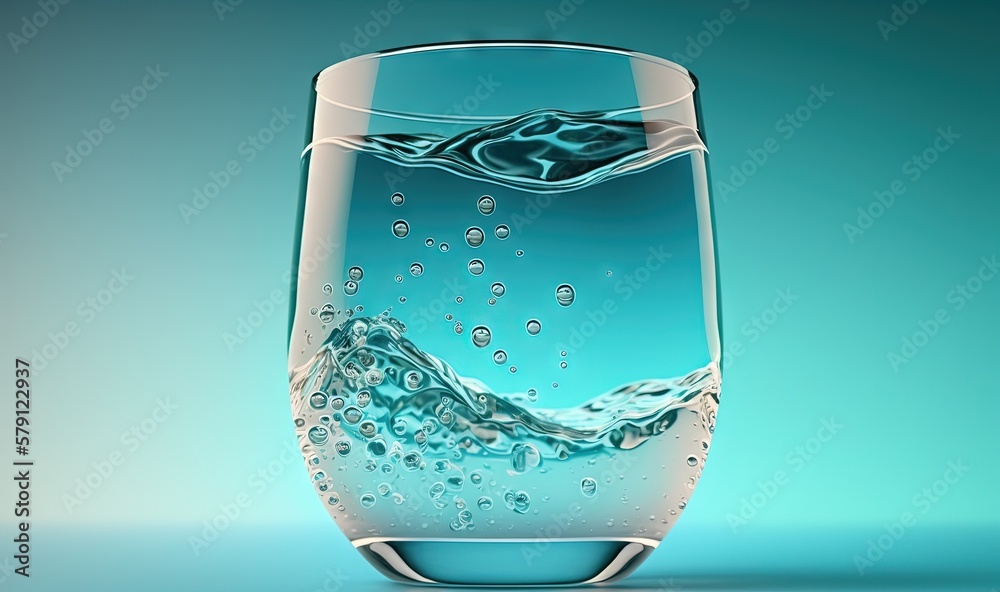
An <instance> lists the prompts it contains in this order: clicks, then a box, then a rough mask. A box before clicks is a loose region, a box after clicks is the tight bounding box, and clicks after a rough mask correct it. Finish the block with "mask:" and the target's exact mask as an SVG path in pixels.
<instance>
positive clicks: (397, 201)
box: [389, 191, 405, 206]
mask: <svg viewBox="0 0 1000 592" xmlns="http://www.w3.org/2000/svg"><path fill="white" fill-rule="evenodd" d="M389 201H391V202H392V205H394V206H401V205H403V202H404V201H405V198H404V197H403V194H402V193H400V192H398V191H397V192H396V193H393V194H392V195H390V196H389Z"/></svg>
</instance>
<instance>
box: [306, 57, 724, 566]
mask: <svg viewBox="0 0 1000 592" xmlns="http://www.w3.org/2000/svg"><path fill="white" fill-rule="evenodd" d="M313 90H314V92H313V105H312V118H311V123H310V129H309V132H308V137H307V145H306V147H305V150H304V152H303V155H302V194H301V205H300V215H299V218H298V232H299V234H298V238H297V245H296V251H297V253H296V257H295V260H294V263H293V265H294V268H295V270H296V272H297V274H296V281H295V282H293V284H294V286H295V293H294V297H293V298H292V303H291V319H290V341H289V373H290V382H291V405H292V412H293V418H294V422H295V429H296V432H297V435H298V439H299V442H300V445H301V449H302V454H303V456H304V458H305V461H306V466H307V468H308V471H309V475H310V477H311V480H312V483H313V487H314V488H315V490H316V493H317V494H318V495H319V497H320V499H321V500H322V503H323V504H324V506H325V507H326V509H327V510H328V511H329V513H330V515H331V516H332V517H333V518H334V520H336V522H337V524H338V525H339V526H340V528H341V530H343V532H344V533H345V534H346V535H347V536H348V538H349V539H350V540H351V542H352V543H353V544H354V546H355V547H356V548H357V549H358V550H359V551H360V552H361V554H362V555H363V556H364V557H365V558H367V559H368V560H369V561H370V562H371V563H372V564H373V565H374V566H375V567H376V568H378V569H379V570H380V571H382V572H383V573H384V574H386V575H388V576H389V577H391V578H393V579H397V580H402V581H407V582H418V583H442V584H469V585H474V584H497V585H546V584H575V583H588V582H589V583H595V582H604V581H609V580H612V579H615V578H619V577H622V576H624V575H625V574H627V573H629V572H630V571H631V570H633V569H634V568H635V567H636V566H637V565H638V564H639V563H640V562H641V561H642V560H643V559H644V558H645V557H646V556H647V555H648V554H649V553H650V552H651V551H652V550H653V549H654V548H655V547H656V546H657V544H658V543H659V542H660V541H661V540H662V539H663V537H664V536H665V535H666V533H667V531H668V530H669V529H670V528H671V527H672V526H673V525H674V523H675V522H676V521H677V519H678V518H679V517H680V514H681V513H682V512H683V510H684V508H685V506H686V505H687V503H688V501H689V499H690V496H691V493H692V491H693V489H694V487H695V485H696V483H697V481H698V478H699V477H700V475H701V472H702V469H703V467H704V463H705V458H706V455H707V453H708V449H709V444H710V441H711V437H712V433H713V431H714V425H715V416H716V410H717V408H718V401H719V388H720V383H721V374H720V369H719V361H720V352H721V345H720V336H719V312H718V301H717V277H716V258H715V247H714V235H713V215H712V204H711V199H710V195H709V188H708V187H709V186H708V172H707V165H706V158H705V153H706V147H705V143H704V136H703V132H702V126H701V124H700V118H701V116H700V112H699V106H698V98H697V97H698V95H697V81H696V79H695V78H694V76H693V75H691V73H690V72H688V71H687V70H685V69H684V68H682V67H680V66H678V65H676V64H673V63H671V62H668V61H666V60H663V59H660V58H657V57H654V56H650V55H643V54H638V53H634V52H631V51H626V50H621V49H613V48H605V47H594V46H585V45H570V44H558V43H535V42H503V43H500V42H494V43H463V44H446V45H435V46H422V47H411V48H404V49H398V50H392V51H386V52H382V53H378V54H372V55H365V56H358V57H354V58H351V59H348V60H345V61H343V62H340V63H337V64H335V65H333V66H330V67H329V68H326V69H325V70H323V71H322V72H320V73H319V74H318V75H317V76H316V78H315V79H314V81H313Z"/></svg>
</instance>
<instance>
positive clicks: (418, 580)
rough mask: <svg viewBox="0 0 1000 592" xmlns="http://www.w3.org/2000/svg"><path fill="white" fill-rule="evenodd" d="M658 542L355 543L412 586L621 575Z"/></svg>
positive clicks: (560, 582)
mask: <svg viewBox="0 0 1000 592" xmlns="http://www.w3.org/2000/svg"><path fill="white" fill-rule="evenodd" d="M658 544H659V541H655V540H652V539H643V538H638V537H636V538H573V539H544V538H541V539H468V538H465V539H393V538H382V537H379V538H367V539H358V540H356V541H354V546H355V547H356V548H357V549H358V551H360V552H361V554H362V555H364V557H365V558H366V559H367V560H368V561H369V562H370V563H371V564H372V565H374V566H375V568H376V569H378V570H379V571H380V572H382V573H383V574H385V575H386V576H388V577H389V578H391V579H393V580H396V581H399V582H406V583H409V584H431V585H434V584H437V585H441V584H447V585H468V586H484V585H485V586H489V585H494V586H570V585H576V584H596V583H599V582H611V581H615V580H618V579H621V578H623V577H625V576H627V575H628V574H630V573H632V571H633V570H635V568H637V567H638V566H639V564H640V563H642V562H643V560H645V559H646V557H647V556H648V555H649V554H650V553H651V552H652V551H653V549H655V548H656V546H657V545H658Z"/></svg>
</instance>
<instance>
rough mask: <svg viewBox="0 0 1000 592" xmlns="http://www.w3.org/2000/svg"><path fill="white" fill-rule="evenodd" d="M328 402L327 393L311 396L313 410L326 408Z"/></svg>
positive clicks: (310, 403) (316, 393)
mask: <svg viewBox="0 0 1000 592" xmlns="http://www.w3.org/2000/svg"><path fill="white" fill-rule="evenodd" d="M326 402H327V396H326V393H323V392H319V391H317V392H315V393H313V394H312V395H310V396H309V406H310V407H312V408H313V409H322V408H324V407H326Z"/></svg>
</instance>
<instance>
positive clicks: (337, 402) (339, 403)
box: [330, 397, 344, 411]
mask: <svg viewBox="0 0 1000 592" xmlns="http://www.w3.org/2000/svg"><path fill="white" fill-rule="evenodd" d="M330 407H333V408H334V409H335V410H337V411H339V410H341V409H343V408H344V400H343V399H341V398H340V397H336V398H333V399H331V400H330Z"/></svg>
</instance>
